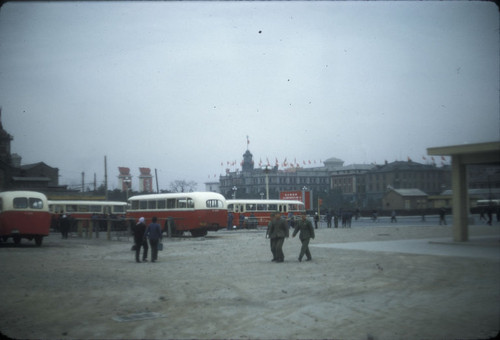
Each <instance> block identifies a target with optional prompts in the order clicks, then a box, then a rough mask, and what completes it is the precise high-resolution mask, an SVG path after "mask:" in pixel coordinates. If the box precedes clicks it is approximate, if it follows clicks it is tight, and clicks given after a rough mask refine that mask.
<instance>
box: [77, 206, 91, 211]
mask: <svg viewBox="0 0 500 340" xmlns="http://www.w3.org/2000/svg"><path fill="white" fill-rule="evenodd" d="M78 212H89V206H88V205H79V206H78Z"/></svg>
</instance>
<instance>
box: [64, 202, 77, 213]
mask: <svg viewBox="0 0 500 340" xmlns="http://www.w3.org/2000/svg"><path fill="white" fill-rule="evenodd" d="M66 212H67V213H72V212H76V205H70V204H68V205H66Z"/></svg>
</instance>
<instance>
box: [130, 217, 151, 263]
mask: <svg viewBox="0 0 500 340" xmlns="http://www.w3.org/2000/svg"><path fill="white" fill-rule="evenodd" d="M133 232H134V245H135V262H141V260H140V255H141V248H142V261H143V262H147V260H148V249H149V247H148V241H147V239H146V238H145V237H144V234H145V233H146V223H144V217H141V218H139V221H138V222H137V224H136V225H135V226H134V227H133Z"/></svg>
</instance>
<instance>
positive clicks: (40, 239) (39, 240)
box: [35, 235, 43, 247]
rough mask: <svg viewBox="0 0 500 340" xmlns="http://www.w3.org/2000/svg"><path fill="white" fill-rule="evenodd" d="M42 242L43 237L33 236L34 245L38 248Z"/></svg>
mask: <svg viewBox="0 0 500 340" xmlns="http://www.w3.org/2000/svg"><path fill="white" fill-rule="evenodd" d="M42 241H43V236H40V235H36V236H35V244H36V245H37V246H39V247H40V246H41V245H42Z"/></svg>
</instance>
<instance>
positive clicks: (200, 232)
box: [191, 230, 207, 237]
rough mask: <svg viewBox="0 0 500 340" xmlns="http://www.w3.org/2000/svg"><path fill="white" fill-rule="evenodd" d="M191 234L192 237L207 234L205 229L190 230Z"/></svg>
mask: <svg viewBox="0 0 500 340" xmlns="http://www.w3.org/2000/svg"><path fill="white" fill-rule="evenodd" d="M191 236H193V237H202V236H207V231H206V230H191Z"/></svg>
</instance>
